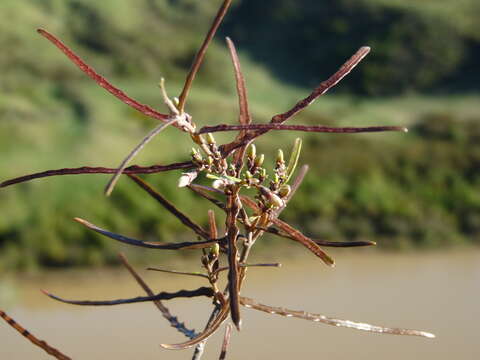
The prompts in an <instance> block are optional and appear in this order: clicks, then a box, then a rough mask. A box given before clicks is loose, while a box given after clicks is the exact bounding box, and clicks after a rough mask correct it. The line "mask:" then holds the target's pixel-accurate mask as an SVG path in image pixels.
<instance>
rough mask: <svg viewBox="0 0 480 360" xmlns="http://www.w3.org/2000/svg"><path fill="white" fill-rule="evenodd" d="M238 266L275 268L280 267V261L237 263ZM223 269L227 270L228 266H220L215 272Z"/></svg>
mask: <svg viewBox="0 0 480 360" xmlns="http://www.w3.org/2000/svg"><path fill="white" fill-rule="evenodd" d="M238 266H239V267H241V268H247V267H248V268H250V267H276V268H279V267H282V264H280V263H270V264H238ZM225 270H228V267H227V266H224V267H221V268H218V269H217V270H216V271H215V273H219V272H222V271H225Z"/></svg>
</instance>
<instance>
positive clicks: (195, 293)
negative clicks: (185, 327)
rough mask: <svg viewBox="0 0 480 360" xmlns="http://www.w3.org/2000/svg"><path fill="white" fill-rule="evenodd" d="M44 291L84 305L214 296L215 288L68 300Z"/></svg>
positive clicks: (62, 300) (71, 302)
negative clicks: (117, 297)
mask: <svg viewBox="0 0 480 360" xmlns="http://www.w3.org/2000/svg"><path fill="white" fill-rule="evenodd" d="M42 292H43V293H44V294H45V295H47V296H48V297H50V298H52V299H54V300H57V301H60V302H63V303H66V304H72V305H82V306H110V305H123V304H135V303H139V302H146V301H155V300H172V299H177V298H192V297H199V296H206V297H212V296H213V290H212V288H209V287H200V288H198V289H195V290H180V291H177V292H174V293H170V292H166V291H162V292H161V293H158V294H156V295H154V296H138V297H135V298H130V299H117V300H99V301H95V300H67V299H62V298H61V297H58V296H56V295H53V294H51V293H49V292H48V291H45V290H42Z"/></svg>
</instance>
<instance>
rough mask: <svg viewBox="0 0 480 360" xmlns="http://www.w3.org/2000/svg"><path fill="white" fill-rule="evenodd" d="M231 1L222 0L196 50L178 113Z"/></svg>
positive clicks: (183, 106)
mask: <svg viewBox="0 0 480 360" xmlns="http://www.w3.org/2000/svg"><path fill="white" fill-rule="evenodd" d="M231 3H232V0H225V1H224V2H223V4H222V6H221V7H220V9H219V10H218V12H217V16H216V17H215V19H214V21H213V24H212V26H211V27H210V30H209V31H208V33H207V36H206V37H205V40H204V41H203V44H202V46H201V47H200V50H198V53H197V55H196V56H195V59H194V60H193V64H192V67H191V68H190V72H189V73H188V76H187V79H186V80H185V85H184V86H183V90H182V93H181V94H180V96H179V101H178V110H179V111H180V113H183V112H184V108H185V102H186V101H187V97H188V93H189V92H190V88H191V87H192V83H193V80H194V79H195V76H196V75H197V72H198V70H199V69H200V66H201V65H202V63H203V59H204V58H205V54H206V52H207V49H208V46H209V45H210V43H211V42H212V39H213V37H214V36H215V33H216V32H217V30H218V27H219V26H220V24H221V22H222V20H223V18H224V17H225V14H226V13H227V11H228V8H229V7H230V5H231Z"/></svg>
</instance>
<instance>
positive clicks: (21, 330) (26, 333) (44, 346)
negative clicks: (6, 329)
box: [0, 310, 71, 360]
mask: <svg viewBox="0 0 480 360" xmlns="http://www.w3.org/2000/svg"><path fill="white" fill-rule="evenodd" d="M0 317H1V318H2V319H3V320H5V321H6V322H7V324H8V325H10V326H11V327H12V328H14V329H15V330H17V331H18V332H19V333H20V334H21V335H22V336H24V337H25V338H27V339H28V340H30V341H31V342H32V343H33V344H34V345H36V346H38V347H39V348H41V349H43V350H45V351H46V352H47V354H50V355H52V356H53V357H55V358H56V359H58V360H71V358H69V357H68V356H66V355H64V354H62V353H61V352H60V351H59V350H57V349H55V348H53V347H51V346H50V345H48V344H47V343H46V342H45V341H43V340H39V339H38V338H37V337H35V336H34V335H33V334H32V333H30V331H28V330H27V329H25V328H24V327H22V326H21V325H20V324H19V323H17V322H16V321H15V320H14V319H12V318H11V317H10V316H8V315H7V314H6V313H5V312H4V311H2V310H0Z"/></svg>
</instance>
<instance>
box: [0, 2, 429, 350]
mask: <svg viewBox="0 0 480 360" xmlns="http://www.w3.org/2000/svg"><path fill="white" fill-rule="evenodd" d="M231 2H232V1H231V0H224V1H223V3H222V5H221V7H220V9H219V11H218V13H217V16H216V18H215V20H214V22H213V24H212V26H211V28H210V30H209V31H208V33H207V36H206V38H205V41H204V43H203V44H202V46H201V48H200V50H199V51H198V53H197V55H196V57H195V59H194V61H193V65H192V67H191V70H190V72H189V74H188V76H187V78H186V81H185V85H184V88H183V90H182V92H181V95H180V96H179V99H178V100H177V99H174V100H171V99H170V98H169V97H168V96H167V94H166V91H165V88H164V82H163V80H162V82H161V86H162V93H163V97H164V101H165V104H166V106H167V108H168V114H164V113H161V112H159V111H157V110H155V109H153V108H151V107H150V106H148V105H144V104H141V103H140V102H138V101H137V100H135V99H132V98H131V97H129V96H128V95H127V94H126V93H125V92H123V91H122V90H120V89H118V88H116V87H115V86H113V85H112V84H111V83H110V82H108V80H106V79H105V78H104V77H102V76H101V75H99V74H98V73H97V72H96V71H95V70H94V69H93V68H92V67H90V66H89V65H87V64H86V63H85V62H84V61H83V60H82V59H81V58H80V57H79V56H78V55H76V54H75V53H74V52H73V51H72V50H71V49H70V48H68V47H67V46H66V45H65V44H63V43H62V42H61V41H60V40H59V39H58V38H56V37H55V36H54V35H52V34H50V33H49V32H47V31H46V30H43V29H40V30H38V32H39V33H40V34H41V35H42V36H44V37H45V38H47V39H48V40H49V41H50V42H51V43H53V44H54V45H55V46H57V47H58V48H59V49H60V50H61V51H62V52H63V53H64V54H65V55H66V56H67V57H68V58H69V59H70V60H71V61H72V62H73V63H74V64H75V65H76V66H77V67H78V68H80V70H82V71H83V72H84V73H85V74H87V75H88V76H89V77H90V78H92V79H93V80H94V81H96V82H97V83H98V84H99V85H100V86H101V87H103V88H104V89H106V90H107V91H108V92H110V93H111V94H113V95H114V96H115V97H117V98H118V99H119V100H120V101H122V102H123V103H125V104H127V105H129V106H131V107H133V108H134V109H136V110H137V111H139V112H141V113H142V114H144V115H146V116H148V117H150V118H153V119H155V120H158V121H160V122H161V124H160V125H159V126H156V127H155V128H154V129H153V130H152V131H151V132H150V133H149V134H148V135H147V136H146V137H145V138H144V139H143V140H142V141H141V142H140V143H139V145H138V146H137V147H136V148H135V149H133V150H132V151H131V152H130V153H129V155H128V156H127V157H126V158H125V160H124V161H123V162H122V164H121V165H120V166H119V167H118V168H116V169H111V168H103V167H95V168H92V167H80V168H75V169H59V170H49V171H45V172H42V173H36V174H31V175H26V176H21V177H18V178H15V179H11V180H7V181H4V182H3V183H1V184H0V187H6V186H9V185H13V184H17V183H21V182H25V181H30V180H33V179H37V178H42V177H48V176H57V175H76V174H97V173H104V174H114V176H113V178H112V179H111V180H110V182H109V183H108V185H107V188H106V193H107V195H108V194H110V193H111V192H112V191H113V190H114V186H115V184H116V181H117V179H118V177H119V176H120V175H122V174H126V175H128V176H129V177H130V178H131V179H132V180H133V181H134V182H135V183H136V184H137V185H139V186H140V187H141V188H142V189H143V190H145V192H146V193H147V194H148V195H150V196H151V197H153V198H154V199H155V200H157V201H158V202H159V203H160V205H161V206H163V207H164V208H165V209H166V210H167V211H169V212H170V213H171V214H172V215H173V216H175V217H177V218H178V219H179V220H180V221H181V222H182V223H183V224H184V225H185V226H186V227H187V228H189V229H190V230H192V231H193V233H194V234H192V235H193V237H195V235H196V236H198V237H199V238H201V239H202V240H201V241H195V240H194V241H191V242H184V243H172V244H165V243H152V242H145V241H141V240H136V239H132V238H130V237H127V236H124V235H120V234H116V233H113V232H110V231H108V230H104V229H102V228H100V227H98V226H96V225H94V224H91V223H90V222H88V221H86V220H83V219H79V218H76V219H75V220H76V221H77V222H79V223H80V224H82V225H84V226H86V227H87V228H89V229H91V230H93V231H95V232H97V233H99V234H101V235H104V236H107V237H109V238H111V239H114V240H117V241H120V242H123V243H126V244H129V245H133V246H140V247H146V248H151V249H159V250H165V249H166V250H182V249H202V255H201V263H202V265H203V267H204V269H205V272H204V273H186V272H182V271H175V270H166V269H152V270H157V271H164V272H171V273H175V274H182V275H190V276H197V277H201V278H204V279H206V280H207V282H208V286H203V287H199V288H197V289H194V290H180V291H178V292H175V293H167V292H160V293H158V294H155V293H153V291H152V290H151V289H150V287H149V286H148V285H147V284H146V283H145V281H144V280H143V279H142V278H141V276H140V275H139V274H138V273H137V272H136V271H135V270H134V269H133V268H132V266H131V265H130V264H129V263H128V261H127V259H126V258H125V257H124V256H123V255H121V257H120V259H121V262H122V263H123V264H124V265H125V267H126V268H127V270H128V271H129V272H130V274H131V275H132V276H133V277H134V278H135V280H136V281H137V282H138V284H139V285H140V287H141V288H142V289H143V290H144V291H145V293H146V294H147V295H146V296H138V297H134V298H130V299H119V300H108V301H92V300H84V301H76V300H65V299H62V298H60V297H58V296H56V295H53V294H50V293H48V292H45V294H46V295H48V296H50V297H51V298H53V299H55V300H58V301H61V302H65V303H69V304H74V305H94V306H99V305H105V306H106V305H117V304H129V303H136V302H142V301H151V302H153V303H154V304H155V306H156V307H157V308H158V309H159V310H160V312H161V313H162V315H163V316H164V317H165V319H166V320H167V321H168V322H169V323H170V325H171V326H172V327H174V328H175V329H176V330H178V331H179V332H181V333H182V334H184V335H185V336H186V337H187V338H188V340H187V341H185V342H184V343H180V344H161V346H162V347H164V348H166V349H186V348H189V347H194V346H195V347H196V348H195V352H194V355H193V358H194V359H199V358H200V357H201V355H202V353H203V348H204V346H205V343H206V341H207V339H208V338H209V337H210V336H211V335H212V334H214V333H215V332H216V331H217V330H218V329H219V328H220V326H221V325H222V324H223V323H224V322H225V321H226V320H227V319H228V318H229V317H230V319H231V321H232V322H233V324H234V325H235V326H236V328H237V329H238V330H240V328H241V310H240V309H241V306H244V307H247V308H251V309H255V310H258V311H263V312H266V313H269V314H278V315H283V316H287V317H297V318H301V319H305V320H311V321H315V322H322V323H325V324H329V325H334V326H343V327H350V328H354V329H359V330H364V331H370V332H376V333H384V334H397V335H416V336H423V337H429V338H431V337H434V336H433V335H432V334H430V333H426V332H422V331H416V330H406V329H396V328H386V327H380V326H374V325H369V324H364V323H356V322H352V321H348V320H339V319H333V318H329V317H326V316H324V315H318V314H312V313H307V312H304V311H294V310H288V309H285V308H280V307H274V306H269V305H263V304H260V303H258V302H256V301H255V300H252V299H249V298H246V297H243V296H241V295H240V293H241V289H242V285H243V284H244V282H245V281H246V275H247V269H248V268H249V267H253V266H272V267H275V266H279V264H248V263H247V260H248V257H249V254H250V252H251V250H252V248H253V246H254V244H255V243H256V242H257V241H258V240H259V239H260V238H261V236H262V235H263V234H264V233H265V232H269V233H271V234H274V235H277V236H279V237H283V238H287V239H290V240H293V241H296V242H298V243H300V244H302V245H303V246H304V247H305V248H306V249H307V250H309V251H310V252H312V253H313V254H314V255H316V256H317V257H319V258H320V260H322V261H323V262H324V263H325V264H326V265H328V266H334V260H333V259H332V258H331V257H330V256H329V255H328V254H327V253H326V252H325V251H324V250H323V249H322V247H327V246H335V247H353V246H369V245H375V243H374V242H368V241H365V242H343V243H342V242H327V241H322V240H314V239H311V238H309V237H308V236H306V235H304V234H303V233H302V232H301V231H300V230H298V229H296V228H294V227H293V226H291V225H289V224H287V223H286V222H284V221H282V220H280V219H279V216H280V214H281V212H282V211H283V210H284V209H285V207H286V206H287V204H288V201H289V200H290V199H291V198H292V196H293V194H294V193H295V191H296V190H297V188H298V187H299V186H300V185H301V182H302V180H303V178H304V176H305V175H306V173H307V171H308V166H303V167H302V168H301V170H300V172H299V174H298V175H297V177H296V178H294V179H293V180H292V181H291V183H292V184H291V185H290V184H289V182H290V180H291V179H292V175H293V174H294V172H295V168H296V165H297V162H298V159H299V155H300V151H301V140H300V139H297V141H296V142H295V144H294V146H293V150H292V151H291V155H290V161H289V162H288V163H287V162H286V161H285V159H284V153H283V151H282V150H281V149H279V151H278V155H277V158H276V159H275V161H274V171H273V174H268V173H267V170H266V168H265V167H264V166H263V162H264V156H263V154H257V151H256V147H255V145H254V144H253V142H254V140H255V139H256V138H258V137H259V136H261V135H265V134H267V133H268V132H269V131H274V130H288V131H303V132H326V133H332V132H333V133H358V132H378V131H406V129H405V128H403V127H397V126H378V127H363V128H362V127H347V128H333V127H328V126H306V125H284V124H283V123H284V122H285V121H287V120H289V119H291V118H293V117H294V116H295V115H296V114H298V113H299V112H300V111H302V110H303V109H305V108H306V107H308V106H309V105H310V104H311V103H312V102H313V101H314V100H315V99H316V98H318V97H319V96H321V95H323V94H325V93H326V92H327V91H328V90H329V89H331V88H332V87H333V86H335V85H336V84H337V83H338V82H339V81H340V80H342V79H343V78H344V77H345V76H346V75H347V74H348V73H350V71H352V70H353V68H354V67H355V66H356V65H357V64H358V63H359V62H360V61H361V60H362V59H363V58H364V57H365V56H366V55H367V54H368V52H369V51H370V48H368V47H362V48H360V49H359V50H358V52H357V53H356V54H354V55H353V56H352V57H351V58H350V59H349V60H348V61H347V62H346V63H345V64H344V65H342V66H341V67H340V69H339V70H338V71H337V72H336V73H335V74H333V75H332V76H331V77H330V78H329V79H327V80H326V81H324V82H322V83H321V84H320V85H319V86H318V87H317V88H316V89H314V90H313V92H312V93H311V94H310V95H309V96H307V97H306V98H305V99H303V100H300V101H299V102H298V103H297V104H295V105H294V106H293V107H292V108H291V109H289V110H288V111H286V112H284V113H281V114H278V115H275V116H273V117H272V118H271V121H270V123H268V124H258V123H257V124H255V123H252V118H251V115H250V111H249V106H248V99H247V91H246V86H245V80H244V77H243V75H242V71H241V67H240V62H239V59H238V56H237V52H236V49H235V46H234V44H233V42H232V40H230V39H228V38H227V45H228V49H229V51H230V54H231V58H232V62H233V68H234V74H235V79H236V85H237V92H238V102H239V125H228V124H218V125H213V126H205V127H203V128H201V129H200V130H197V126H196V124H195V122H194V121H193V118H192V116H191V115H190V114H189V113H187V112H186V110H185V109H186V108H187V105H188V95H189V91H190V88H191V85H192V82H193V80H194V78H195V75H196V74H197V72H198V70H199V68H200V66H201V64H202V61H203V59H204V56H205V53H206V51H207V48H208V46H209V44H210V42H211V40H212V38H213V37H214V35H215V32H216V30H217V29H218V27H219V26H220V23H221V22H222V19H223V17H224V16H225V14H226V13H227V11H228V8H229V7H230V5H231ZM169 125H172V126H174V127H176V128H178V129H179V130H180V131H183V132H185V133H187V134H188V135H189V136H190V138H191V139H192V141H193V143H194V146H195V147H194V148H193V149H192V151H191V154H190V157H191V159H190V160H189V161H185V162H182V163H177V164H170V165H153V166H150V167H141V166H136V165H133V166H130V167H127V164H128V162H129V161H130V160H131V159H132V158H133V157H134V156H135V155H136V154H137V153H138V152H139V151H140V150H141V149H142V148H143V147H144V146H145V145H146V144H147V143H148V141H150V139H152V138H153V137H154V136H156V135H157V134H158V133H160V132H161V131H162V130H163V129H164V128H165V127H166V126H169ZM218 131H238V135H237V136H236V138H235V139H234V140H233V141H232V142H230V143H227V144H221V145H219V144H217V142H216V141H215V139H214V137H213V135H212V133H213V132H218ZM204 134H206V135H204ZM178 169H183V170H188V172H185V173H183V174H182V175H181V176H180V179H179V187H181V188H185V187H188V188H189V189H190V190H192V191H193V192H194V193H196V194H198V195H199V196H200V197H202V198H204V199H206V200H208V201H210V202H211V203H212V204H213V205H215V206H217V207H219V208H220V209H222V210H223V211H224V212H225V220H224V223H225V226H224V227H223V230H221V228H219V227H217V223H216V219H215V216H214V213H213V211H210V212H209V214H208V215H209V229H208V230H206V229H203V228H202V227H201V226H200V225H198V224H196V223H195V222H194V221H193V220H192V219H190V217H188V216H187V215H186V214H184V213H183V212H182V211H181V210H179V209H178V208H177V207H175V206H174V205H173V204H172V203H170V202H169V201H168V200H167V199H165V198H164V197H163V196H162V195H161V194H160V193H158V192H157V191H156V190H154V189H153V188H152V187H151V186H150V185H149V184H148V183H147V182H146V181H145V180H143V179H141V178H140V177H138V176H137V175H138V174H154V173H159V172H164V171H172V170H178ZM202 175H206V176H207V177H209V178H211V179H213V187H206V186H201V185H197V184H194V183H193V181H194V180H195V178H196V177H197V176H202ZM245 188H249V189H254V190H255V191H256V196H255V197H253V198H252V197H249V196H246V195H244V194H243V193H242V191H243V190H244V189H245ZM219 233H220V235H219ZM221 252H225V253H226V259H227V265H225V266H222V264H221V261H222V258H221V257H220V253H221ZM223 271H228V275H227V277H228V285H227V286H226V288H225V289H224V290H221V289H219V287H218V279H219V276H220V275H221V273H222V272H223ZM198 296H207V297H210V298H211V299H212V305H213V310H212V313H211V314H210V315H209V316H207V318H208V321H207V325H206V327H205V329H204V330H203V331H200V332H196V331H194V330H191V329H189V328H187V327H186V326H185V324H184V323H181V322H180V321H179V320H178V319H177V317H175V316H173V315H172V314H171V313H170V311H169V310H168V308H167V307H166V306H165V305H164V303H163V301H166V300H171V299H175V298H180V297H188V298H193V297H198ZM229 315H230V316H229ZM0 316H1V317H2V318H3V319H4V320H6V321H7V322H8V323H9V324H10V325H12V326H13V327H14V328H15V329H17V330H18V331H19V332H20V333H21V334H22V335H23V336H25V337H27V338H28V339H29V340H30V341H32V342H33V343H34V344H35V345H37V346H39V347H41V348H43V349H44V350H45V351H47V352H48V353H49V354H50V355H52V356H54V357H56V358H57V359H69V358H68V357H67V356H65V355H63V354H62V353H60V352H59V351H58V350H56V349H53V348H52V347H50V346H49V345H48V344H46V343H45V342H43V341H39V340H38V339H36V338H35V337H34V336H33V335H31V334H30V333H29V332H28V331H26V330H25V329H23V328H22V327H21V326H20V325H18V324H17V323H16V322H15V321H14V320H13V319H11V318H10V317H8V316H7V315H6V314H5V313H4V312H0ZM230 336H231V329H230V325H228V327H227V329H226V333H225V338H224V342H223V346H222V349H221V355H220V359H224V358H225V356H226V353H227V346H228V343H229V339H230Z"/></svg>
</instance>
